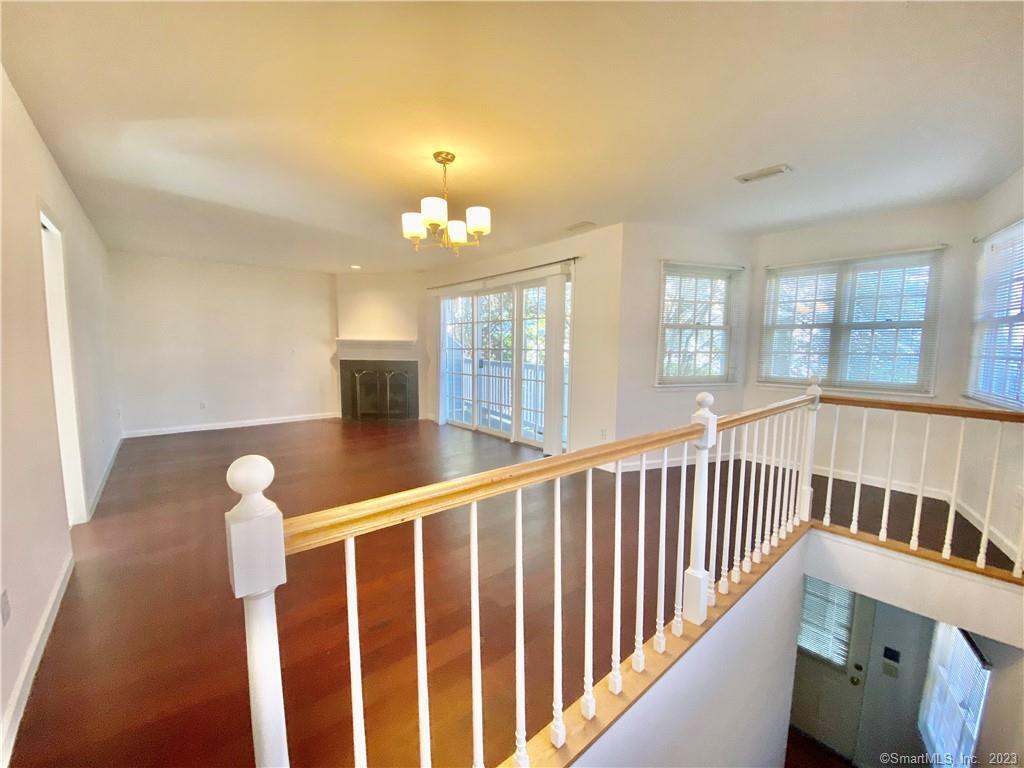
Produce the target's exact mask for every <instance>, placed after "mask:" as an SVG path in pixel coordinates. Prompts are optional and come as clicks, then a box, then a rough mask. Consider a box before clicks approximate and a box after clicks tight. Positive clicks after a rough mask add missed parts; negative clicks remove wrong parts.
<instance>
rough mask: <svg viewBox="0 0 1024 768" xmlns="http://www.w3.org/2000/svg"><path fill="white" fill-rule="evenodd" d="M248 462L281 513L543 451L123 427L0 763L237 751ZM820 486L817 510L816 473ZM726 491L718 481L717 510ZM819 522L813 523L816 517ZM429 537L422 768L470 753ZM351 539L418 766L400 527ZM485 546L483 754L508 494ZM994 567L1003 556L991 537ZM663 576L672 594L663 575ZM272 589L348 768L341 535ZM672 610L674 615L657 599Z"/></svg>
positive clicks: (462, 635)
mask: <svg viewBox="0 0 1024 768" xmlns="http://www.w3.org/2000/svg"><path fill="white" fill-rule="evenodd" d="M245 453H262V454H264V455H266V456H268V457H269V458H270V459H271V460H272V461H273V462H274V465H275V467H276V468H277V478H276V480H275V482H274V484H273V485H272V486H271V488H270V490H269V491H268V494H267V495H268V496H270V497H271V498H273V499H274V500H275V501H277V502H278V504H279V505H280V507H281V509H282V510H283V512H284V514H285V515H286V516H290V515H297V514H301V513H304V512H310V511H314V510H317V509H322V508H325V507H329V506H333V505H337V504H342V503H346V502H350V501H356V500H360V499H365V498H370V497H374V496H378V495H381V494H384V493H389V492H392V491H397V490H401V489H405V488H411V487H415V486H418V485H422V484H426V483H430V482H434V481H437V480H441V479H445V478H450V477H456V476H460V475H464V474H468V473H472V472H476V471H480V470H484V469H488V468H492V467H497V466H501V465H505V464H509V463H514V462H518V461H525V460H530V459H533V458H536V457H538V455H539V454H538V453H537V452H536V451H534V450H533V449H530V448H524V447H521V446H513V445H510V444H509V443H507V442H504V441H502V440H499V439H497V438H492V437H488V436H484V435H479V434H473V433H470V432H467V431H464V430H461V429H459V428H457V427H450V426H449V427H437V426H436V425H433V424H431V423H429V422H419V423H405V424H402V423H395V424H390V425H389V424H357V423H351V422H342V421H340V420H325V421H316V422H304V423H297V424H281V425H274V426H266V427H253V428H247V429H235V430H223V431H216V432H202V433H190V434H181V435H171V436H161V437H150V438H135V439H131V440H126V441H125V442H124V444H123V446H122V448H121V451H120V454H119V455H118V457H117V461H116V463H115V466H114V469H113V471H112V473H111V476H110V480H109V482H108V484H107V487H106V489H105V491H104V493H103V497H102V499H101V501H100V504H99V507H98V509H97V512H96V515H95V518H94V519H93V520H92V522H90V523H88V524H87V525H83V526H78V527H76V528H75V529H74V531H73V539H74V547H75V555H76V566H75V571H74V574H73V576H72V578H71V582H70V585H69V587H68V591H67V595H66V596H65V598H64V602H63V604H62V607H61V609H60V612H59V614H58V616H57V620H56V623H55V625H54V628H53V633H52V635H51V637H50V640H49V643H48V644H47V647H46V651H45V654H44V656H43V660H42V663H41V666H40V670H39V674H38V676H37V678H36V682H35V686H34V688H33V692H32V695H31V697H30V699H29V702H28V707H27V709H26V712H25V716H24V719H23V721H22V725H21V731H20V734H19V737H18V740H17V743H16V745H15V751H14V757H13V760H12V764H13V765H15V766H35V765H45V766H69V765H75V766H147V765H160V766H172V765H173V766H242V765H251V764H252V760H253V756H252V746H251V731H250V724H249V709H248V695H247V688H246V669H245V638H244V634H243V621H242V606H241V604H240V602H239V601H237V600H235V599H233V598H232V597H231V594H230V590H229V587H228V580H227V562H226V552H225V542H224V528H223V514H224V512H225V511H226V510H227V509H229V508H230V507H231V506H232V505H233V504H234V503H235V501H236V499H237V497H235V496H234V494H232V493H231V491H230V490H229V489H228V488H227V486H226V484H225V481H224V473H225V471H226V469H227V466H228V464H229V463H230V462H231V461H232V460H233V459H235V458H237V457H238V456H240V455H242V454H245ZM659 471H660V470H654V471H651V472H650V473H649V475H648V478H647V482H648V512H647V521H646V528H645V532H646V533H645V535H646V550H645V551H646V571H645V573H646V576H645V578H646V583H647V585H648V589H647V592H646V600H645V619H646V622H645V633H646V635H647V636H650V635H651V634H653V632H654V621H655V617H654V611H655V600H656V589H655V586H654V585H655V584H656V583H657V581H656V579H657V531H658V473H659ZM690 473H691V475H692V468H691V470H690ZM736 474H737V481H738V472H737V473H736ZM712 476H713V474H712ZM819 480H821V478H815V485H816V488H817V486H818V484H819V483H818V481H819ZM638 484H639V473H637V472H634V473H629V474H627V475H626V476H625V477H624V482H623V488H624V491H623V493H624V499H625V503H624V511H623V546H624V550H623V596H622V610H623V617H624V618H623V626H622V651H623V654H622V655H623V658H625V657H627V656H628V654H629V652H630V651H631V650H632V646H633V638H632V633H633V629H632V628H633V615H634V611H635V594H634V593H635V590H634V587H633V585H634V584H635V581H634V579H635V572H636V541H637V511H638V510H637V501H636V499H637V492H638ZM691 487H692V486H691ZM678 488H679V470H678V469H671V470H670V471H669V489H670V491H669V509H670V511H673V512H674V511H676V510H677V509H678V503H679V496H678ZM612 489H613V477H612V475H610V474H608V473H604V472H600V471H595V473H594V491H595V494H594V495H595V624H596V631H595V678H596V679H600V678H601V677H603V676H604V675H605V674H606V673H607V672H608V670H609V668H610V661H609V659H610V653H611V582H612V565H611V564H612V520H613V517H612V511H613V508H612ZM583 491H584V484H583V476H582V475H578V476H574V477H572V478H567V479H566V480H564V481H563V491H562V492H563V584H564V601H563V605H564V617H565V618H564V698H565V701H566V702H567V703H569V702H572V701H573V700H574V699H575V698H577V697H578V696H579V695H580V694H581V693H582V663H583V660H582V647H583V587H584V556H583V553H584V508H583ZM551 494H552V490H551V485H550V484H547V485H545V486H540V487H536V488H532V489H529V490H528V491H526V492H525V493H524V500H525V519H524V526H525V533H526V544H525V563H526V595H527V601H526V606H527V612H526V628H527V635H526V636H527V649H526V669H527V681H528V695H527V698H528V702H527V719H528V730H529V732H530V734H533V733H535V732H537V731H538V730H540V729H541V728H543V727H545V725H546V724H547V723H548V721H549V719H550V716H551V646H552V615H551V613H552V595H551V592H552V568H551V561H552V555H553V552H552V518H551ZM815 496H816V500H817V501H818V504H817V506H819V507H820V501H821V500H822V499H823V498H824V490H823V486H822V488H820V489H818V490H816V493H815ZM876 496H877V498H876ZM724 497H725V493H724V488H723V492H722V501H723V504H724ZM851 500H852V486H851V485H850V484H848V483H841V482H839V483H837V485H836V490H835V502H834V508H833V519H834V521H836V522H837V523H842V522H843V521H844V518H843V515H844V514H846V515H847V519H848V508H849V505H850V503H851ZM880 505H881V492H880V491H878V492H877V493H876V492H875V490H874V489H865V491H864V496H863V507H862V511H861V527H862V529H863V530H867V531H876V530H877V519H878V518H879V517H880ZM945 509H946V506H945V504H942V503H940V502H932V501H929V502H927V503H926V505H925V508H924V524H923V526H922V533H921V542H922V546H928V547H932V548H937V547H938V546H939V545H941V540H942V525H943V523H944V521H945ZM816 514H817V516H819V517H820V514H821V510H820V508H819V509H817V510H816ZM912 514H913V497H910V496H907V495H905V494H896V495H895V497H894V502H893V509H892V513H891V522H890V536H891V537H894V538H895V537H902V538H903V540H906V539H907V538H909V530H910V520H911V517H912ZM676 520H677V516H676V514H670V515H669V523H668V540H669V542H670V544H669V561H670V563H671V562H674V561H673V556H674V552H675V544H674V542H675V538H676ZM722 522H723V523H724V515H723V516H722ZM904 529H905V531H904ZM424 540H425V547H426V549H425V568H426V599H427V625H428V626H427V639H428V643H429V651H428V655H429V674H430V697H431V698H430V703H431V720H432V725H433V729H432V736H433V757H434V762H435V764H436V765H453V764H468V762H469V758H470V755H471V728H470V704H469V702H470V688H469V685H470V675H469V670H470V657H469V647H470V638H469V576H468V572H469V522H468V512H467V511H466V510H465V509H455V510H450V511H448V512H445V513H441V514H438V515H435V516H433V517H431V518H428V519H427V520H426V522H425V524H424ZM719 540H721V539H719ZM978 540H979V534H978V532H977V531H976V530H975V529H974V528H973V527H971V526H970V524H969V523H967V522H966V521H965V520H962V519H958V521H957V532H956V542H957V545H958V546H957V551H956V554H962V555H965V556H969V557H973V556H974V552H976V549H975V550H974V551H972V550H971V546H972V544H971V542H972V541H973V546H974V547H975V548H976V547H977V542H978ZM357 552H358V577H359V597H360V600H359V608H360V626H361V640H362V650H363V675H364V696H365V703H366V720H367V742H368V756H369V760H370V762H371V764H374V765H396V766H406V765H415V764H417V762H418V758H417V726H416V661H415V628H414V621H413V615H414V614H413V611H414V608H413V579H412V572H411V569H412V528H411V526H409V525H403V526H398V527H395V528H391V529H388V530H385V531H380V532H377V533H373V534H370V535H368V536H365V537H362V538H360V539H359V543H358V550H357ZM480 557H481V571H482V572H481V613H482V628H483V629H482V635H483V666H484V696H485V712H484V728H485V740H486V759H487V762H488V763H494V762H497V761H499V760H501V759H503V758H504V757H506V756H507V755H508V754H509V753H510V752H511V751H512V749H513V728H514V685H513V680H514V624H513V621H514V615H513V565H514V564H513V511H512V502H511V499H510V498H500V499H494V500H491V501H488V502H486V503H484V504H482V505H481V509H480ZM989 562H990V564H993V565H999V566H1000V567H1007V568H1008V567H1009V563H1008V562H1007V561H1006V558H1005V557H1003V556H1002V555H1001V553H998V552H997V551H995V549H994V548H990V550H989ZM669 571H670V575H669V577H668V580H667V585H668V589H669V591H670V594H671V585H672V576H671V573H672V568H671V566H670V568H669ZM277 594H278V599H277V604H278V611H279V627H280V636H281V654H282V661H283V665H284V672H283V677H284V691H285V705H286V712H287V719H288V733H289V746H290V751H291V758H292V764H293V765H296V766H341V765H350V764H351V763H352V746H351V744H352V734H351V713H350V709H349V689H348V676H349V671H348V658H347V650H346V649H347V635H346V624H345V621H346V613H345V612H346V601H345V590H344V554H343V547H341V546H340V545H336V546H330V547H326V548H322V549H319V550H314V551H311V552H306V553H302V554H299V555H296V556H294V557H291V558H289V560H288V583H287V584H286V585H285V586H283V587H282V588H281V589H279V590H278V593H277ZM667 602H668V603H669V607H668V613H669V614H670V613H671V598H669V600H668V601H667Z"/></svg>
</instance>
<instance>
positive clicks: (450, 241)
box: [402, 151, 491, 256]
mask: <svg viewBox="0 0 1024 768" xmlns="http://www.w3.org/2000/svg"><path fill="white" fill-rule="evenodd" d="M434 160H435V161H437V163H438V164H439V165H440V166H441V192H442V196H441V197H424V198H423V199H422V200H420V209H419V211H411V212H409V213H403V214H402V237H404V238H405V239H406V240H410V241H412V244H413V247H414V248H415V249H416V250H417V251H418V250H419V249H420V248H448V249H450V250H452V251H454V252H455V255H456V256H458V255H459V249H460V248H466V247H468V246H471V245H480V238H481V237H483V236H484V235H489V234H490V233H491V209H490V208H486V207H484V206H482V205H472V206H470V207H469V208H467V209H466V219H465V221H462V220H460V219H449V218H448V166H449V165H451V164H452V163H453V162H454V161H455V155H453V154H452V153H451V152H445V151H439V152H435V153H434Z"/></svg>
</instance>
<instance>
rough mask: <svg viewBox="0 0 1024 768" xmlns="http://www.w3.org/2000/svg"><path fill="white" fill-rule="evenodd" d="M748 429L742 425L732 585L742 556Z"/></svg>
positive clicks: (738, 574) (737, 579) (738, 580)
mask: <svg viewBox="0 0 1024 768" xmlns="http://www.w3.org/2000/svg"><path fill="white" fill-rule="evenodd" d="M749 427H750V425H749V424H744V425H743V441H742V447H741V448H740V454H741V456H740V492H739V495H738V496H737V499H736V536H735V539H736V545H735V547H736V548H735V550H733V553H732V581H733V583H734V584H739V583H740V564H741V562H742V554H743V504H744V501H743V498H744V497H743V494H744V493H745V492H746V490H747V489H746V479H747V437H748V432H749V429H748V428H749ZM751 466H753V465H751ZM751 485H753V470H751Z"/></svg>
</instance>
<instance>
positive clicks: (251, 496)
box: [224, 456, 288, 768]
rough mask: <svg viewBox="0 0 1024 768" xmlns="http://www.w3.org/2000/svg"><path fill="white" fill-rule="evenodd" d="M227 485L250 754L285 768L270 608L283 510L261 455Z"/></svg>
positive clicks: (233, 471) (235, 471) (280, 571)
mask: <svg viewBox="0 0 1024 768" xmlns="http://www.w3.org/2000/svg"><path fill="white" fill-rule="evenodd" d="M227 480H228V485H229V486H230V487H231V490H233V491H234V492H235V493H238V494H240V495H241V497H242V498H241V500H240V501H239V502H238V503H237V504H236V505H235V506H234V507H233V508H232V509H231V511H230V512H228V513H226V514H225V515H224V521H225V525H226V528H227V540H228V574H229V575H230V577H231V589H232V591H233V592H234V594H235V597H240V598H242V601H243V605H244V606H245V644H246V656H247V658H248V662H249V709H250V713H251V715H252V741H253V749H254V751H255V753H256V765H257V766H258V768H271V767H273V768H278V767H279V766H287V765H288V737H287V731H286V730H285V722H284V695H283V692H282V689H281V654H280V651H279V649H278V644H277V609H276V607H275V605H274V590H275V589H277V588H278V587H279V586H280V585H281V584H284V583H285V581H286V578H285V567H284V523H283V519H282V516H281V510H280V509H278V508H277V505H276V504H275V503H274V502H272V501H271V500H270V499H268V498H266V497H265V496H264V495H263V491H265V490H266V489H267V488H268V487H269V486H270V483H271V482H273V480H274V465H273V464H271V463H270V460H269V459H267V458H265V457H263V456H242V457H241V458H240V459H236V460H235V461H234V462H232V464H231V466H230V467H228V474H227Z"/></svg>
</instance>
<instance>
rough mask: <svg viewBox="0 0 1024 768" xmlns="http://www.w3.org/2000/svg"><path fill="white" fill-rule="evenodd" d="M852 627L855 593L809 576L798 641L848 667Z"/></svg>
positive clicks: (828, 658)
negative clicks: (847, 660) (847, 659)
mask: <svg viewBox="0 0 1024 768" xmlns="http://www.w3.org/2000/svg"><path fill="white" fill-rule="evenodd" d="M852 627H853V593H852V592H850V591H849V590H846V589H843V588H842V587H837V586H835V585H834V584H829V583H828V582H827V581H821V580H820V579H815V578H814V577H813V576H806V577H805V578H804V608H803V617H802V618H801V620H800V634H799V635H798V637H797V645H798V646H799V647H800V648H802V649H803V650H805V651H807V652H808V653H810V654H813V655H815V656H817V657H818V658H820V659H824V660H825V661H827V662H829V663H830V664H835V665H837V666H840V667H845V666H846V658H847V656H848V655H849V653H850V634H851V631H852Z"/></svg>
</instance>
